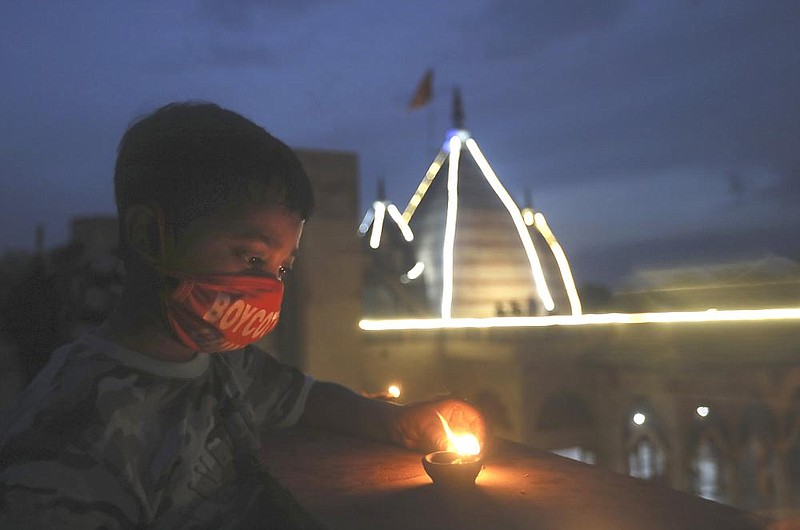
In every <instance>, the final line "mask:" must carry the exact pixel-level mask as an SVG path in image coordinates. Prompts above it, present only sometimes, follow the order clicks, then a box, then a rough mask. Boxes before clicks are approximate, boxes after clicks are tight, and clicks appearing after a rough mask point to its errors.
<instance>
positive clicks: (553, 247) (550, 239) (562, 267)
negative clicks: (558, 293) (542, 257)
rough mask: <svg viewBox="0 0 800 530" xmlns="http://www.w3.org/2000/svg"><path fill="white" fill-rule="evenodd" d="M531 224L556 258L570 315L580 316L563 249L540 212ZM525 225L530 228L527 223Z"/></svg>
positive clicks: (575, 292)
mask: <svg viewBox="0 0 800 530" xmlns="http://www.w3.org/2000/svg"><path fill="white" fill-rule="evenodd" d="M524 213H531V212H530V209H527V208H526V210H525V212H524ZM523 217H524V214H523ZM532 223H533V225H534V226H535V227H536V229H537V230H538V231H539V233H540V234H542V237H544V240H545V241H546V242H547V245H548V246H549V247H550V251H551V252H552V253H553V256H554V257H555V258H556V264H558V271H559V272H560V273H561V280H562V281H563V282H564V288H565V289H566V291H567V299H568V300H569V306H570V308H571V309H572V314H573V315H580V314H581V313H582V308H581V299H580V297H579V296H578V289H577V288H576V287H575V280H573V278H572V271H571V270H570V267H569V262H568V261H567V255H566V254H564V249H562V248H561V245H560V244H559V243H558V241H556V236H555V235H553V232H552V231H551V230H550V227H549V226H548V225H547V221H546V220H545V218H544V215H543V214H542V213H541V212H537V213H536V214H535V215H533V216H532ZM525 224H528V225H529V226H530V224H529V223H525Z"/></svg>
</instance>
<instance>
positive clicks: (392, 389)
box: [386, 385, 400, 399]
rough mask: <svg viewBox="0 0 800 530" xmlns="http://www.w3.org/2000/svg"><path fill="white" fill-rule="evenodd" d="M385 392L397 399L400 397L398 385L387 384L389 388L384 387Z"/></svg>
mask: <svg viewBox="0 0 800 530" xmlns="http://www.w3.org/2000/svg"><path fill="white" fill-rule="evenodd" d="M386 393H387V394H389V397H392V398H395V399H397V398H399V397H400V387H399V386H397V385H389V388H387V389H386Z"/></svg>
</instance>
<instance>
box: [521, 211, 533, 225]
mask: <svg viewBox="0 0 800 530" xmlns="http://www.w3.org/2000/svg"><path fill="white" fill-rule="evenodd" d="M522 221H523V222H524V223H525V224H526V225H528V226H533V210H531V209H530V208H525V209H523V210H522Z"/></svg>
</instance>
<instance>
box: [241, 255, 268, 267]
mask: <svg viewBox="0 0 800 530" xmlns="http://www.w3.org/2000/svg"><path fill="white" fill-rule="evenodd" d="M245 262H246V263H247V264H248V265H250V266H251V267H260V266H262V265H264V260H263V259H261V258H259V257H258V256H248V257H246V258H245Z"/></svg>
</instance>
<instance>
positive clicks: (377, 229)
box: [369, 201, 386, 248]
mask: <svg viewBox="0 0 800 530" xmlns="http://www.w3.org/2000/svg"><path fill="white" fill-rule="evenodd" d="M372 207H373V209H374V210H375V221H374V222H373V223H372V234H370V237H369V246H370V247H371V248H378V247H379V246H380V244H381V232H382V231H383V218H384V217H385V216H386V205H385V204H383V203H382V202H381V201H375V202H374V203H373V204H372Z"/></svg>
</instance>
